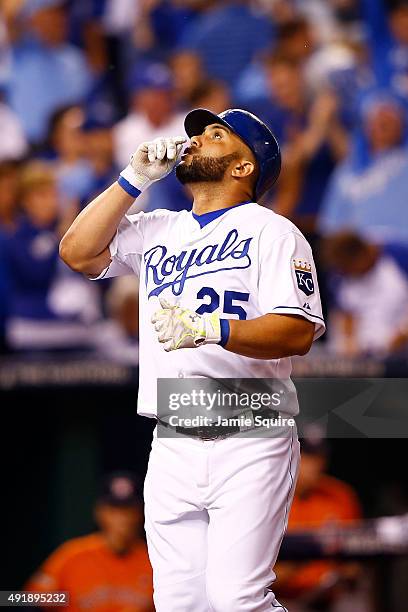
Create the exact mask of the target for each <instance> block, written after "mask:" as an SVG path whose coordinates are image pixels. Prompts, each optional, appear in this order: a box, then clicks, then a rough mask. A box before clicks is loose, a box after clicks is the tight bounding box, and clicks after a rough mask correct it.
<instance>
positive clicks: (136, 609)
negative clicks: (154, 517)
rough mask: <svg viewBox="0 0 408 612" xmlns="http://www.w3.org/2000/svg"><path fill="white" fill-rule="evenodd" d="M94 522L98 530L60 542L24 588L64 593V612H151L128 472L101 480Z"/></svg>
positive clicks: (147, 575)
mask: <svg viewBox="0 0 408 612" xmlns="http://www.w3.org/2000/svg"><path fill="white" fill-rule="evenodd" d="M95 518H96V522H97V524H98V526H99V531H98V532H96V533H93V534H91V535H87V536H84V537H80V538H75V539H73V540H69V541H68V542H66V543H64V544H62V546H60V547H59V548H58V549H57V550H56V551H55V552H54V553H52V554H51V556H50V557H49V558H48V559H47V560H46V561H45V562H44V564H43V565H42V566H41V568H40V569H39V571H38V572H37V573H36V574H35V575H34V576H33V577H32V578H31V579H30V580H29V581H28V584H27V585H26V587H25V588H26V589H27V590H30V591H39V592H48V591H68V593H69V598H70V602H69V605H68V607H66V608H65V609H66V610H68V611H69V612H83V611H85V610H86V611H87V612H88V611H90V610H92V612H152V611H153V610H154V608H153V598H152V593H153V586H152V571H151V566H150V562H149V558H148V555H147V549H146V545H145V543H144V541H143V540H142V538H141V537H140V536H139V531H140V527H141V521H142V510H141V505H140V499H139V497H138V495H137V484H136V480H135V478H134V477H133V476H132V475H131V474H129V473H127V472H120V473H115V474H112V475H110V476H109V477H108V478H107V479H106V482H105V483H104V486H103V491H102V492H101V496H100V497H99V499H98V500H97V503H96V506H95ZM47 609H49V608H47Z"/></svg>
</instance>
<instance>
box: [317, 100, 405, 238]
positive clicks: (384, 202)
mask: <svg viewBox="0 0 408 612" xmlns="http://www.w3.org/2000/svg"><path fill="white" fill-rule="evenodd" d="M362 126H363V132H362V134H360V135H357V136H356V138H355V145H354V147H353V151H352V152H351V153H350V155H349V156H348V157H347V159H346V160H345V161H344V163H343V164H341V165H340V166H339V167H338V168H337V169H336V171H335V173H334V175H333V177H332V180H331V182H330V185H329V188H328V192H327V195H326V197H325V202H324V206H323V209H322V211H321V215H320V222H319V227H320V231H321V232H322V233H323V234H325V235H328V234H333V233H335V232H337V231H338V230H340V229H343V228H348V229H353V230H355V231H357V232H358V233H359V234H361V235H362V236H364V237H366V238H368V239H369V240H371V241H373V242H377V243H378V242H390V241H394V242H395V241H396V242H403V243H405V244H408V206H407V193H408V148H407V115H406V111H405V108H404V106H403V105H402V104H401V102H399V100H398V99H397V98H396V97H395V96H392V95H391V94H387V93H373V94H371V95H370V96H368V98H366V99H365V101H364V102H363V104H362Z"/></svg>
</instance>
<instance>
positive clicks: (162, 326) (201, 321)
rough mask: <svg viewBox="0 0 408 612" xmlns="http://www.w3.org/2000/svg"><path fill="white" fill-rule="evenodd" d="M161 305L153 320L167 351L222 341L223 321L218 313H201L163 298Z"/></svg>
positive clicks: (158, 337)
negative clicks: (221, 321)
mask: <svg viewBox="0 0 408 612" xmlns="http://www.w3.org/2000/svg"><path fill="white" fill-rule="evenodd" d="M160 305H161V307H162V310H157V311H156V312H155V313H154V315H153V316H152V319H151V320H152V323H153V324H154V329H155V330H156V332H157V339H158V341H159V342H161V343H162V344H163V345H164V346H163V348H164V350H165V351H174V350H176V349H180V348H198V347H199V346H202V345H203V344H219V343H220V340H221V323H220V317H219V316H218V315H217V314H216V313H213V314H211V315H199V314H197V313H196V312H194V311H192V310H189V309H188V308H183V307H182V306H179V305H172V304H170V303H169V302H167V300H164V299H163V298H161V299H160Z"/></svg>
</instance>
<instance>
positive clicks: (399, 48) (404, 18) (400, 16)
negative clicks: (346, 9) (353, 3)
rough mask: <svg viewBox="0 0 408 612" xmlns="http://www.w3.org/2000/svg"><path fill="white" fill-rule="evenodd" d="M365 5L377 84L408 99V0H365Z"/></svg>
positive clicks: (362, 1) (363, 5)
mask: <svg viewBox="0 0 408 612" xmlns="http://www.w3.org/2000/svg"><path fill="white" fill-rule="evenodd" d="M387 4H388V5H389V6H390V8H389V11H388V14H387ZM361 5H362V8H363V14H364V19H365V21H366V24H367V31H368V34H369V42H370V45H371V49H370V51H371V56H372V62H373V67H374V72H375V76H376V80H377V84H378V86H379V87H391V88H392V89H393V90H394V91H395V92H396V93H397V94H398V95H400V96H402V97H404V98H406V99H407V100H408V2H407V1H406V0H392V2H391V3H388V2H386V0H361Z"/></svg>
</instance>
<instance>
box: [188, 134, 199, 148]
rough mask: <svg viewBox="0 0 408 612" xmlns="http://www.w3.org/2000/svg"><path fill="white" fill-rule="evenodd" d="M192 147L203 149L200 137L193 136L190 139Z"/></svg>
mask: <svg viewBox="0 0 408 612" xmlns="http://www.w3.org/2000/svg"><path fill="white" fill-rule="evenodd" d="M190 144H191V147H201V138H200V136H192V138H190Z"/></svg>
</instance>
